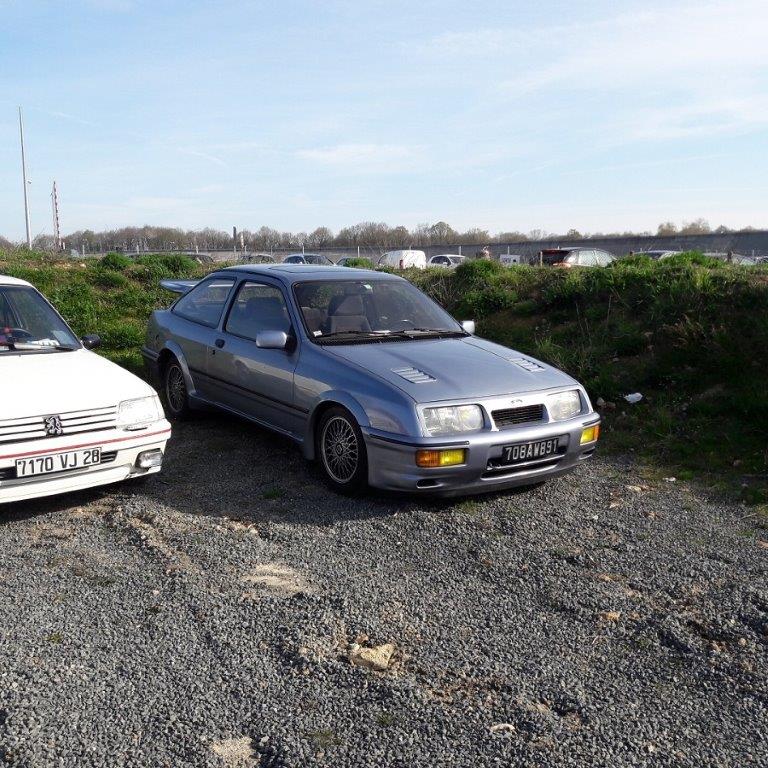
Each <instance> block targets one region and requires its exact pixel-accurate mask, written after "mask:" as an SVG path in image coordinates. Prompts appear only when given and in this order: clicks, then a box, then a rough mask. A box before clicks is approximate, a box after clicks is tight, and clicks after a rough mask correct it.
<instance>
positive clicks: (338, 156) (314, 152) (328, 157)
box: [296, 144, 414, 170]
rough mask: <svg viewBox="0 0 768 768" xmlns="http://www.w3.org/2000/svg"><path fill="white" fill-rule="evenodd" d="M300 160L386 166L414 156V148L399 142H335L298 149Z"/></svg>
mask: <svg viewBox="0 0 768 768" xmlns="http://www.w3.org/2000/svg"><path fill="white" fill-rule="evenodd" d="M296 157H297V158H299V159H300V160H309V161H311V162H314V163H318V164H320V165H324V166H332V167H337V168H358V169H359V168H365V169H366V170H370V169H372V168H386V167H388V166H390V164H391V163H399V162H401V161H403V160H409V159H411V158H413V157H414V150H413V149H412V148H411V147H406V146H403V145H401V144H337V145H335V146H331V147H321V148H317V149H300V150H298V151H297V152H296Z"/></svg>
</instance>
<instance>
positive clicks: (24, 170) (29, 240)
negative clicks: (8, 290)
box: [19, 107, 32, 250]
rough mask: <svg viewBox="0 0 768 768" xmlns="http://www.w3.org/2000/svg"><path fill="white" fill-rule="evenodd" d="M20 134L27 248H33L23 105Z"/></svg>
mask: <svg viewBox="0 0 768 768" xmlns="http://www.w3.org/2000/svg"><path fill="white" fill-rule="evenodd" d="M19 136H20V137H21V178H22V180H23V182H24V218H25V219H26V223H27V248H29V249H30V250H31V249H32V235H31V234H30V226H29V201H28V200H27V184H28V183H29V182H28V181H27V160H26V158H25V156H24V121H23V120H22V117H21V107H19Z"/></svg>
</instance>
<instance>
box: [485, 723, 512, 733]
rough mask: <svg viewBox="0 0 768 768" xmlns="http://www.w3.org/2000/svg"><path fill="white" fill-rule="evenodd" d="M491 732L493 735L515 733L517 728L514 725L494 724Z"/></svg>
mask: <svg viewBox="0 0 768 768" xmlns="http://www.w3.org/2000/svg"><path fill="white" fill-rule="evenodd" d="M490 731H491V733H514V731H515V726H514V725H512V723H494V724H493V725H492V726H491V728H490Z"/></svg>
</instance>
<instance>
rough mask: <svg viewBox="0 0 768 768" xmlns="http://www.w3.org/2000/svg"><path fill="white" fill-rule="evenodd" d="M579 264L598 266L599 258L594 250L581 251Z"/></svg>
mask: <svg viewBox="0 0 768 768" xmlns="http://www.w3.org/2000/svg"><path fill="white" fill-rule="evenodd" d="M579 265H580V266H582V267H596V266H597V258H596V256H595V252H594V251H589V250H587V251H579Z"/></svg>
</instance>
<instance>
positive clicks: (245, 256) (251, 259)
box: [240, 253, 275, 264]
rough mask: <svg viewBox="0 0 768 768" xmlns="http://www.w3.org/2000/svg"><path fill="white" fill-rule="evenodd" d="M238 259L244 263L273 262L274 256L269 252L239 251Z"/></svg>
mask: <svg viewBox="0 0 768 768" xmlns="http://www.w3.org/2000/svg"><path fill="white" fill-rule="evenodd" d="M240 261H241V262H242V263H244V264H274V263H275V257H274V256H272V254H271V253H241V254H240Z"/></svg>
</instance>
